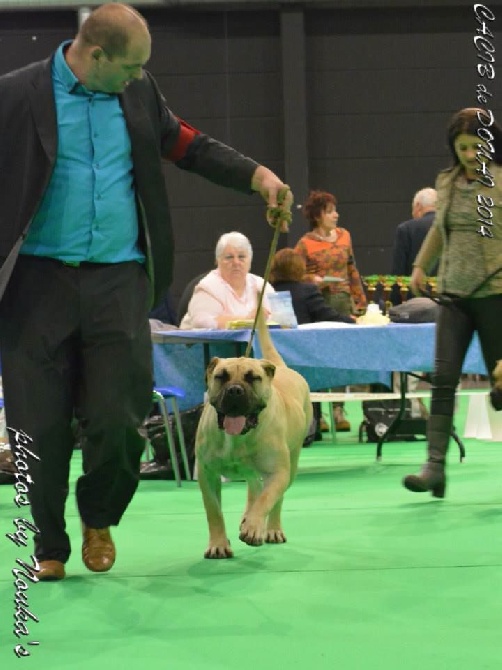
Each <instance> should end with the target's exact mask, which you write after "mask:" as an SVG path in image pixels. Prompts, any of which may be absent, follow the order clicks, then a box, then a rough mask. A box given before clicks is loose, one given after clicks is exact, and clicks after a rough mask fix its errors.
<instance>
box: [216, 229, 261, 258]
mask: <svg viewBox="0 0 502 670" xmlns="http://www.w3.org/2000/svg"><path fill="white" fill-rule="evenodd" d="M228 246H232V247H235V248H236V249H239V250H240V251H245V252H246V253H247V254H248V256H249V260H250V261H251V260H253V247H252V246H251V242H250V241H249V240H248V238H247V237H246V236H245V235H243V234H242V233H239V232H237V231H236V230H233V231H232V232H231V233H224V234H223V235H222V236H221V237H220V239H219V240H218V242H217V243H216V250H215V257H216V262H218V260H219V259H220V258H221V256H222V255H223V250H224V249H225V248H226V247H228Z"/></svg>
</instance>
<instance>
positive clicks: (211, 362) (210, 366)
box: [206, 356, 220, 385]
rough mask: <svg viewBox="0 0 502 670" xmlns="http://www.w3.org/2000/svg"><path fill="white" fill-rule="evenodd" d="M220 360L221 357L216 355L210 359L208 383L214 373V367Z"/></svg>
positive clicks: (207, 370) (207, 369)
mask: <svg viewBox="0 0 502 670" xmlns="http://www.w3.org/2000/svg"><path fill="white" fill-rule="evenodd" d="M219 362H220V359H219V358H217V357H216V356H214V357H213V358H211V360H210V361H209V365H208V366H207V368H206V385H207V383H208V381H209V377H210V376H211V375H212V374H213V370H214V368H215V367H216V366H217V365H218V363H219Z"/></svg>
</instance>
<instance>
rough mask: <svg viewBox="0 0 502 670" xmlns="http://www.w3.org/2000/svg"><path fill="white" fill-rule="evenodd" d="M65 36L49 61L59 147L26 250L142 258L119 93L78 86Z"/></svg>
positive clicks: (100, 258) (65, 256)
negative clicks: (138, 241) (50, 63)
mask: <svg viewBox="0 0 502 670" xmlns="http://www.w3.org/2000/svg"><path fill="white" fill-rule="evenodd" d="M68 44H69V42H64V43H63V44H61V46H60V47H59V48H58V50H57V51H56V54H55V56H54V60H53V64H52V82H53V87H54V95H55V100H56V112H57V121H58V123H57V125H58V149H57V159H56V165H55V168H54V172H53V173H52V176H51V180H50V182H49V185H48V188H47V190H46V192H45V194H44V197H43V199H42V201H41V203H40V207H39V209H38V211H37V213H36V215H35V217H34V219H33V222H32V225H31V227H30V230H29V232H28V236H27V238H26V240H25V241H24V244H23V246H22V248H21V253H23V254H31V255H35V256H50V257H52V258H58V259H60V260H63V261H92V262H95V263H120V262H123V261H131V260H137V261H144V255H143V254H142V252H141V250H140V249H139V247H138V243H137V240H138V214H137V209H136V201H135V192H134V184H133V173H132V159H131V143H130V139H129V134H128V132H127V128H126V123H125V119H124V115H123V113H122V109H121V107H120V104H119V99H118V96H117V95H112V94H107V93H95V92H92V91H89V90H87V89H86V88H85V87H84V86H83V85H82V84H80V83H79V82H78V80H77V78H76V77H75V75H74V74H73V72H72V71H71V70H70V68H69V67H68V65H67V64H66V61H65V58H64V54H63V49H64V48H65V46H67V45H68Z"/></svg>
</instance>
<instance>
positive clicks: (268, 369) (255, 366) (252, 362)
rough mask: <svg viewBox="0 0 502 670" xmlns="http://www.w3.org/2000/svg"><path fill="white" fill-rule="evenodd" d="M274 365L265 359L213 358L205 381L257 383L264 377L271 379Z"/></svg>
mask: <svg viewBox="0 0 502 670" xmlns="http://www.w3.org/2000/svg"><path fill="white" fill-rule="evenodd" d="M274 372H275V365H273V364H272V363H270V361H267V360H265V359H261V360H257V359H254V358H246V357H244V356H242V357H241V358H213V359H212V360H211V362H210V363H209V365H208V366H207V370H206V381H209V379H210V378H212V379H213V380H216V381H219V382H221V383H223V384H224V383H226V382H228V381H230V380H233V381H242V382H246V383H248V384H252V383H254V382H259V381H260V380H262V379H264V378H265V377H269V378H272V377H273V376H274Z"/></svg>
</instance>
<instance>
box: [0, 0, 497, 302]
mask: <svg viewBox="0 0 502 670" xmlns="http://www.w3.org/2000/svg"><path fill="white" fill-rule="evenodd" d="M333 4H336V3H333ZM343 4H350V3H343ZM360 4H366V5H370V6H365V7H360V8H358V9H350V8H337V9H335V8H329V7H321V8H311V7H307V9H305V10H304V9H302V8H301V7H300V6H295V5H290V6H287V7H285V8H282V9H280V8H279V7H278V6H277V5H270V7H269V8H266V7H260V8H258V9H248V11H244V10H242V11H237V10H235V11H226V12H225V11H221V10H220V9H219V8H218V9H211V10H208V9H204V8H202V9H201V8H200V7H199V8H196V9H189V10H185V9H180V8H150V7H148V8H147V7H145V8H143V9H142V11H143V13H144V14H145V16H146V17H147V19H148V20H149V23H150V26H151V30H152V34H153V40H154V42H153V54H152V60H151V62H150V63H149V66H148V67H149V69H150V70H151V71H152V72H153V73H154V75H155V76H156V77H157V79H158V81H159V84H160V86H161V88H162V90H163V91H164V93H165V95H166V98H167V100H168V104H169V105H170V107H171V108H172V109H173V111H174V112H175V113H176V114H178V115H180V116H183V117H184V118H186V120H187V121H188V122H189V123H191V124H193V125H195V126H197V127H199V128H200V129H201V130H203V131H205V132H207V133H209V134H211V135H214V136H215V137H217V138H219V139H221V140H223V141H225V142H228V143H229V144H232V145H233V146H235V147H236V148H238V149H239V150H241V151H242V152H244V153H247V154H249V155H251V156H252V157H253V158H255V159H256V160H258V161H259V162H263V163H264V164H266V165H267V166H269V167H270V168H272V169H273V170H275V171H277V172H278V173H279V174H280V175H281V176H284V177H285V178H286V179H287V180H288V182H289V183H290V184H291V186H292V187H293V188H294V191H295V194H296V197H297V201H300V202H301V201H302V200H303V198H304V197H305V195H306V193H307V192H308V188H309V187H315V188H323V189H326V190H329V191H332V192H334V193H335V194H336V195H337V197H338V200H339V210H340V214H341V218H340V225H343V226H346V227H347V228H349V230H350V231H351V232H352V235H353V239H354V245H355V252H356V258H357V261H358V265H359V268H360V270H361V271H362V273H363V274H368V273H376V272H379V273H380V272H381V273H385V272H388V271H389V269H390V254H391V248H392V242H393V235H394V230H395V227H396V225H397V224H398V223H399V222H400V221H401V220H403V219H406V218H408V217H409V215H410V203H411V199H412V196H413V194H414V193H415V191H416V190H418V189H419V188H422V187H424V186H428V185H433V182H434V179H435V175H436V173H437V171H438V170H439V169H440V168H442V167H445V166H447V165H448V163H449V156H448V153H447V150H446V145H445V138H444V134H445V132H444V131H445V125H446V123H447V120H448V117H449V116H450V114H451V113H452V112H453V111H455V110H456V109H459V108H461V107H466V106H474V105H475V104H476V97H475V93H476V84H478V83H480V82H482V81H485V83H488V84H489V86H490V87H491V88H492V89H493V92H494V94H496V93H497V92H498V96H496V95H495V97H497V98H498V100H497V102H498V107H497V102H494V103H493V104H492V105H490V106H491V108H492V109H493V110H494V111H495V112H500V110H501V107H500V105H501V98H500V84H499V80H500V77H501V76H502V74H497V76H496V78H495V80H494V82H486V80H481V79H480V77H479V76H478V74H477V72H476V65H477V63H478V62H479V59H478V57H477V55H476V50H475V48H474V44H473V36H474V34H475V29H476V27H477V24H476V22H475V18H474V14H473V10H472V5H470V4H469V5H466V3H464V2H463V1H462V2H461V1H459V2H457V3H455V4H453V3H452V4H451V6H448V7H438V6H437V5H434V6H429V3H420V6H418V4H419V3H418V2H417V3H416V5H415V6H407V7H403V6H401V7H399V6H397V7H394V8H392V9H390V8H382V7H375V6H371V4H372V3H360ZM379 4H385V3H379ZM396 4H397V5H403V4H408V5H411V3H396ZM437 4H440V3H437ZM248 7H250V5H248ZM499 23H500V21H496V22H495V26H497V25H498V24H499ZM76 26H77V21H76V15H75V13H74V12H73V11H63V10H59V11H56V10H54V11H50V12H48V11H47V12H40V11H31V12H23V13H20V12H6V11H4V12H0V72H6V71H9V70H11V69H14V68H16V67H19V66H21V65H24V64H26V63H28V62H30V61H33V60H36V59H40V58H43V57H45V56H46V55H48V54H49V53H50V52H51V51H52V50H53V49H54V48H55V47H56V46H57V45H58V44H59V43H60V42H61V41H62V40H63V39H67V38H70V37H71V36H72V35H73V34H74V32H75V30H76ZM490 27H491V28H493V26H492V25H490ZM499 42H500V40H499V39H498V43H499ZM498 43H497V44H496V46H498ZM166 180H167V182H168V188H169V194H170V200H171V205H172V212H173V221H174V227H175V237H176V270H175V281H174V284H173V295H174V297H175V299H177V298H178V297H179V295H180V293H181V291H182V288H183V286H184V285H185V283H187V281H188V280H189V279H190V278H191V277H192V276H195V275H196V274H199V273H200V272H202V271H203V270H205V269H207V268H210V267H211V266H212V265H213V249H214V244H215V242H216V240H217V238H218V236H219V235H220V234H221V233H223V232H226V231H229V230H232V229H238V230H241V231H242V232H244V233H245V234H246V235H248V236H249V237H250V239H251V241H252V243H253V247H254V249H255V262H254V264H253V269H254V270H255V271H256V272H258V273H261V272H263V269H264V264H265V259H266V253H267V248H268V245H269V243H270V239H271V236H272V230H271V229H270V228H269V227H268V226H267V225H266V224H265V222H264V218H263V211H264V207H263V205H262V204H261V201H260V199H259V198H258V196H256V195H255V196H252V197H247V196H244V195H241V194H237V193H232V192H229V191H227V190H225V189H222V188H219V187H217V186H214V185H212V184H209V183H206V182H204V181H203V180H202V179H200V178H198V177H196V176H192V175H188V174H185V173H183V172H181V171H179V170H177V169H176V168H174V167H173V166H170V165H168V166H166ZM304 230H305V225H304V222H303V219H302V217H301V213H300V212H298V211H295V216H294V223H293V227H292V233H291V234H290V235H289V238H286V237H284V238H283V239H282V240H281V244H288V243H289V244H294V243H295V242H296V240H297V239H298V237H299V236H300V235H301V234H302V233H303V232H304Z"/></svg>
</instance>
